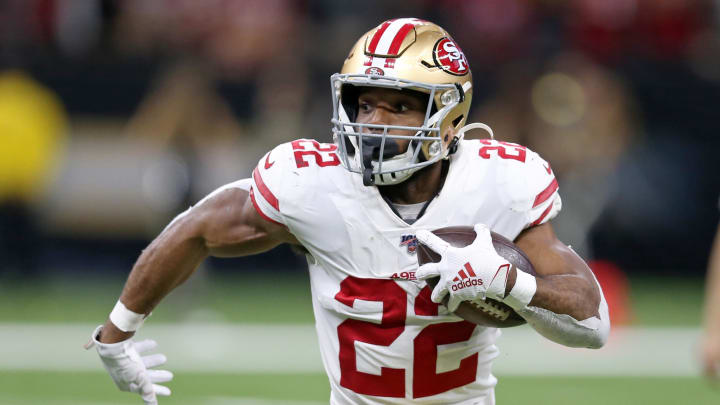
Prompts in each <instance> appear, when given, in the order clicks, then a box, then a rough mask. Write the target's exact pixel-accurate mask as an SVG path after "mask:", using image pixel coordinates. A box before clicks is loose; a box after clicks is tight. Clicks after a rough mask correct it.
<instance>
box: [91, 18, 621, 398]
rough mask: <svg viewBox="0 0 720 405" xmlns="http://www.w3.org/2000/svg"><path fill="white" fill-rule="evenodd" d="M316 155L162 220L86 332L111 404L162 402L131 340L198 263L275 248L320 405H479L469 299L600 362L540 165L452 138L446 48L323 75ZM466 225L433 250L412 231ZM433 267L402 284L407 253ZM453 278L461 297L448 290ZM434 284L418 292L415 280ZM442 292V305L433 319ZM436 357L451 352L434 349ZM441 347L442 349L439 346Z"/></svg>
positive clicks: (391, 55)
mask: <svg viewBox="0 0 720 405" xmlns="http://www.w3.org/2000/svg"><path fill="white" fill-rule="evenodd" d="M331 86H332V94H333V107H334V112H333V118H332V125H333V135H334V143H333V144H323V143H319V142H317V141H315V140H311V139H298V140H294V141H292V142H288V143H285V144H282V145H279V146H277V147H276V148H274V149H272V150H271V151H270V152H268V153H267V154H266V155H265V156H263V157H262V158H261V159H260V161H259V162H258V165H257V167H256V168H255V170H254V171H253V173H252V177H251V178H249V179H244V180H239V181H237V182H234V183H231V184H228V185H225V186H223V187H221V188H220V189H218V190H216V191H214V192H213V193H211V194H210V195H208V196H207V197H205V198H204V199H203V200H201V201H200V202H199V203H198V204H197V205H195V206H194V207H192V208H190V209H189V210H188V211H186V212H184V213H182V214H180V215H179V216H178V217H177V218H176V219H174V220H173V221H172V222H171V223H170V224H169V225H168V226H167V228H166V229H165V230H164V231H163V232H162V233H161V234H160V235H159V236H158V237H157V238H156V239H155V240H154V241H153V242H152V243H151V244H150V246H149V247H148V248H147V249H145V250H144V251H143V252H142V254H141V255H140V258H139V259H138V261H137V263H136V264H135V266H134V267H133V269H132V272H131V273H130V276H129V278H128V280H127V283H126V285H125V288H124V290H123V292H122V295H121V296H120V298H119V300H118V302H117V304H116V306H115V308H114V309H113V310H112V312H111V313H110V316H109V319H108V320H107V321H106V322H105V324H104V325H102V326H99V327H98V328H97V329H96V330H95V331H94V332H93V333H92V340H91V344H92V345H94V346H95V347H96V348H97V351H98V353H99V355H100V358H101V359H102V361H103V363H104V365H105V367H106V369H107V370H108V372H109V373H110V375H111V376H112V378H113V380H114V381H115V383H116V384H117V385H118V387H119V388H120V389H122V390H127V391H132V392H136V393H139V394H140V395H141V396H142V398H143V399H144V401H145V403H147V404H155V403H157V399H156V395H169V393H170V391H169V389H168V388H166V387H164V386H162V385H158V383H162V382H164V381H168V380H169V379H170V378H171V377H172V375H171V374H170V373H169V372H167V371H157V370H153V369H152V367H154V366H157V365H160V364H162V363H163V361H164V358H163V357H162V356H161V355H155V356H152V357H145V358H143V357H141V356H140V355H139V354H138V353H139V352H141V351H143V350H146V349H148V344H147V343H142V344H141V343H134V342H133V340H132V336H133V334H134V332H135V331H136V330H137V329H138V327H140V325H141V324H142V322H143V320H144V318H145V317H146V316H147V314H149V313H150V312H151V311H152V310H153V308H154V307H155V306H156V305H157V304H158V303H159V302H160V300H161V299H162V298H163V297H164V296H165V295H166V294H168V293H169V292H170V291H171V290H172V289H173V288H175V287H177V286H178V285H179V284H180V283H182V282H183V281H184V280H186V279H187V278H188V277H189V276H190V275H191V274H192V273H193V271H194V270H195V269H196V268H197V267H198V265H199V264H200V262H202V261H203V260H204V259H205V258H206V257H208V256H209V255H213V256H222V257H226V256H242V255H249V254H254V253H258V252H264V251H266V250H268V249H271V248H273V247H275V246H277V245H279V244H281V243H290V244H295V245H299V246H301V247H302V248H303V249H304V250H305V251H306V256H307V262H308V267H309V272H310V279H311V288H312V301H313V308H314V314H315V319H316V329H317V334H318V340H319V344H320V349H321V352H322V360H323V363H324V366H325V370H326V372H327V374H328V376H329V378H330V385H331V393H330V403H332V404H406V403H418V404H438V403H442V404H493V403H494V402H495V399H494V386H495V384H496V381H497V380H496V379H495V377H494V376H493V375H492V373H491V369H490V366H491V363H492V361H493V359H495V358H496V357H497V356H498V350H497V348H496V346H495V345H494V343H495V340H496V338H497V337H498V336H499V334H500V332H499V331H498V329H495V328H488V327H481V326H478V325H475V324H473V323H469V322H467V321H464V320H463V319H461V318H459V317H458V316H456V315H454V314H453V311H454V310H455V309H456V307H457V305H458V304H459V303H460V301H463V300H477V299H483V298H486V297H489V298H493V299H496V300H500V301H503V302H505V303H506V304H508V305H510V306H511V307H512V308H514V309H515V310H516V311H517V312H518V313H519V314H521V316H523V317H524V318H525V319H526V320H527V322H528V323H529V324H530V325H531V326H532V327H533V328H534V329H536V330H537V331H538V332H539V333H540V334H542V335H543V336H545V337H547V338H548V339H551V340H553V341H555V342H558V343H561V344H564V345H567V346H572V347H588V348H599V347H601V346H602V345H603V344H604V343H605V341H606V339H607V336H608V331H609V319H608V311H607V305H606V303H605V300H604V298H603V294H602V291H601V289H600V287H599V285H598V283H597V281H596V279H595V277H594V276H593V274H592V272H591V271H590V270H589V269H588V267H587V265H586V264H585V262H584V261H583V260H582V259H581V258H580V257H578V256H577V255H576V254H575V252H573V251H572V250H571V249H570V248H569V247H568V246H566V245H565V244H564V243H562V242H561V241H560V240H558V239H557V237H556V236H555V233H554V232H553V228H552V225H551V224H550V222H549V221H550V220H551V219H552V218H553V217H555V216H556V215H557V214H558V212H559V211H560V208H561V201H560V196H559V195H558V184H557V181H556V180H555V177H554V175H553V171H552V169H551V168H550V165H549V164H548V163H547V162H545V161H544V160H543V159H542V158H540V156H538V155H537V154H536V153H534V152H533V151H531V150H529V149H527V148H526V147H523V146H520V145H517V144H511V143H504V142H497V141H495V140H492V139H483V140H473V141H469V140H464V139H463V137H464V134H465V132H466V131H467V130H469V129H473V128H483V129H485V130H489V128H488V127H487V126H485V125H483V124H471V125H468V126H464V124H465V120H466V119H467V117H468V111H469V109H470V102H471V100H472V91H473V82H472V75H471V73H470V67H469V66H468V62H467V59H466V58H465V55H464V54H463V52H462V50H461V48H460V47H459V46H458V44H457V43H456V42H455V41H454V40H453V39H452V37H451V36H450V35H449V34H448V33H447V32H446V31H445V30H444V29H442V28H441V27H439V26H437V25H435V24H433V23H430V22H428V21H423V20H419V19H415V18H400V19H394V20H389V21H386V22H383V23H382V24H380V25H379V26H377V27H375V28H373V29H372V30H370V31H369V32H368V33H366V34H365V35H363V36H362V37H360V39H359V40H358V41H357V43H356V44H355V45H354V46H353V47H352V49H351V50H350V53H349V54H348V56H347V59H346V60H345V63H344V65H343V67H342V70H341V72H340V73H338V74H335V75H333V76H332V77H331ZM468 224H475V231H476V233H477V238H476V240H475V242H474V243H473V244H472V245H470V246H468V247H466V248H454V247H450V246H449V245H448V244H447V243H445V242H444V241H442V240H441V239H439V238H437V237H435V236H434V235H433V234H431V233H430V232H428V230H432V229H436V228H440V227H445V226H450V225H468ZM490 230H493V231H494V232H497V233H499V234H501V235H503V236H505V237H507V238H508V239H510V240H513V241H515V243H516V244H517V245H518V246H519V247H520V248H521V249H522V250H523V251H524V252H525V253H526V254H527V256H528V257H529V258H530V260H531V261H532V263H533V265H534V267H535V270H536V272H537V273H538V277H537V278H536V277H533V276H531V275H529V274H527V273H524V272H522V271H517V272H514V271H511V270H510V268H511V266H510V265H508V262H507V261H506V260H505V259H503V258H502V257H500V256H499V255H498V254H497V253H496V252H495V250H494V248H493V247H492V243H491V239H490V233H489V232H490ZM418 241H420V242H423V243H424V244H426V245H428V246H429V247H430V248H432V249H433V250H435V251H437V252H438V253H439V254H440V255H441V257H442V261H441V262H440V263H438V264H435V263H432V264H427V265H424V266H423V267H421V268H418V265H417V258H416V256H415V254H416V253H415V247H416V246H417V242H418ZM463 265H468V266H470V267H471V268H472V269H473V270H474V271H468V272H467V273H463V274H462V276H464V277H470V278H474V279H475V280H474V282H473V283H469V285H471V287H468V288H465V289H461V290H460V289H458V290H457V291H453V289H449V288H448V287H450V286H451V285H452V284H453V283H454V282H453V281H452V279H453V278H455V277H457V276H458V270H460V269H462V268H463ZM437 276H439V277H440V282H439V283H438V284H437V286H436V287H435V288H434V290H431V289H430V288H429V287H428V285H427V284H426V283H425V281H424V280H425V279H427V278H429V277H437ZM448 294H449V297H450V300H449V303H448V305H447V306H445V305H441V304H439V303H440V302H442V300H443V298H444V297H445V296H446V295H448ZM451 344H452V345H451ZM449 345H451V346H449Z"/></svg>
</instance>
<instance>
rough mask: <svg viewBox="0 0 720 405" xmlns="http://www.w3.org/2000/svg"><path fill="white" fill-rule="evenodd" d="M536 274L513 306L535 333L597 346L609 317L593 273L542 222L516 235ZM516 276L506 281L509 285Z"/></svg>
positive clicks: (601, 342) (567, 342)
mask: <svg viewBox="0 0 720 405" xmlns="http://www.w3.org/2000/svg"><path fill="white" fill-rule="evenodd" d="M515 244H516V245H517V246H518V247H519V248H520V249H522V251H523V252H525V254H526V255H527V256H528V258H529V259H530V261H531V262H532V263H533V267H534V268H535V271H536V272H537V274H538V277H536V278H535V282H536V290H535V294H534V295H533V296H532V299H531V300H530V302H529V304H528V305H527V306H525V307H524V308H516V311H518V313H519V314H520V315H522V316H523V317H524V318H525V319H526V320H527V321H528V323H529V324H530V325H531V326H532V327H533V328H535V329H536V330H537V331H538V332H539V333H540V334H542V335H543V336H545V337H546V338H549V339H551V340H553V341H555V342H557V343H561V344H564V345H567V346H573V347H589V348H599V347H602V346H603V345H604V344H605V342H606V341H607V336H608V333H609V330H610V320H609V316H608V312H607V304H606V302H605V299H604V297H603V294H602V290H601V289H600V286H599V284H598V283H597V280H596V279H595V276H594V275H593V274H592V271H591V270H590V269H589V268H588V266H587V264H586V263H585V261H584V260H582V259H581V258H580V257H579V256H578V255H577V254H576V253H575V252H574V251H573V250H572V249H570V248H569V247H568V246H566V245H565V244H564V243H562V242H561V241H560V240H558V239H557V237H556V236H555V232H554V231H553V228H552V226H551V225H550V224H549V223H545V224H542V225H539V226H535V227H532V228H529V229H526V230H525V231H523V232H522V233H521V234H520V235H519V236H518V237H517V238H516V240H515ZM514 282H515V280H509V281H508V287H507V289H508V291H511V290H512V288H513V287H514V286H513V284H514Z"/></svg>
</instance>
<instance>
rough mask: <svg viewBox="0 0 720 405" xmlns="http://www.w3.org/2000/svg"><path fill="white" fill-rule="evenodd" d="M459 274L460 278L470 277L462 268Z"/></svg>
mask: <svg viewBox="0 0 720 405" xmlns="http://www.w3.org/2000/svg"><path fill="white" fill-rule="evenodd" d="M458 274H459V275H460V278H461V279H463V280H465V279H466V278H468V276H467V274H465V270H460V272H458Z"/></svg>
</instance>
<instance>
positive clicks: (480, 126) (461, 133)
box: [456, 122, 495, 142]
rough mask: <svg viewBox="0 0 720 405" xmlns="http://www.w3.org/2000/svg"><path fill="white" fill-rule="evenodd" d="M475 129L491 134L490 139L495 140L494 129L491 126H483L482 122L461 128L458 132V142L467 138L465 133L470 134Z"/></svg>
mask: <svg viewBox="0 0 720 405" xmlns="http://www.w3.org/2000/svg"><path fill="white" fill-rule="evenodd" d="M473 129H484V130H485V131H487V133H489V134H490V139H492V140H495V134H494V133H493V130H492V128H490V126H489V125H487V124H483V123H482V122H473V123H472V124H467V125H465V126H464V127H462V128H460V130H459V131H458V133H457V135H456V138H458V142H459V141H460V139H463V138H464V137H465V132H468V131H470V130H473Z"/></svg>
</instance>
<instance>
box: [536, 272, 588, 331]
mask: <svg viewBox="0 0 720 405" xmlns="http://www.w3.org/2000/svg"><path fill="white" fill-rule="evenodd" d="M536 281H537V291H536V292H535V296H533V299H532V300H531V301H530V305H531V306H535V307H540V308H545V309H547V310H548V311H552V312H554V313H556V314H567V315H570V316H572V317H573V318H575V319H577V320H582V319H587V318H590V317H592V316H598V305H599V304H600V292H599V291H597V287H596V286H595V285H594V284H592V285H591V284H590V283H588V280H587V279H586V278H584V277H580V276H575V275H570V274H563V275H552V276H545V277H538V278H537V279H536Z"/></svg>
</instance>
